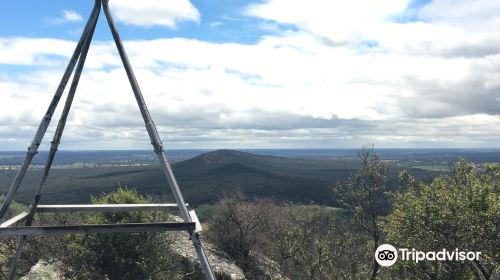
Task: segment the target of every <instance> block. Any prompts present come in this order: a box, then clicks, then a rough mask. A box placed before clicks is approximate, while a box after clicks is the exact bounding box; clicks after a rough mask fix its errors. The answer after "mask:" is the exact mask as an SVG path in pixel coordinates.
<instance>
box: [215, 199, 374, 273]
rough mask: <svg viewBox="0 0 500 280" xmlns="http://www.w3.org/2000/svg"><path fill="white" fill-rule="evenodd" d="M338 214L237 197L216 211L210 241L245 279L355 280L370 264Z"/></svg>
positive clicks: (360, 243)
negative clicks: (241, 270)
mask: <svg viewBox="0 0 500 280" xmlns="http://www.w3.org/2000/svg"><path fill="white" fill-rule="evenodd" d="M340 212H342V210H337V209H329V208H322V207H319V206H310V205H308V206H297V205H286V204H281V205H277V204H275V203H273V202H272V201H270V200H262V199H260V200H256V201H247V200H245V198H244V196H243V195H241V194H235V195H232V196H229V197H226V198H224V199H222V200H221V201H220V202H219V203H218V205H217V206H216V209H215V211H214V216H213V218H212V221H211V223H210V227H209V229H210V238H211V239H212V240H214V243H215V244H217V245H218V246H219V248H221V249H223V250H224V251H225V252H226V253H228V254H229V255H230V256H231V257H233V258H234V259H236V261H237V263H238V264H239V265H240V266H241V267H242V268H243V269H244V271H245V273H246V275H247V277H248V278H249V279H267V278H265V277H261V275H262V276H265V275H269V274H276V272H278V273H277V274H279V275H282V276H285V277H287V278H288V279H309V280H327V279H359V278H360V277H362V276H361V275H363V274H366V271H367V269H365V267H364V266H365V264H366V263H367V262H368V259H370V260H371V258H367V257H366V247H365V246H364V245H365V244H366V240H365V239H364V238H363V237H361V236H359V235H357V234H355V233H353V232H352V231H351V229H352V228H350V226H349V225H347V226H346V225H345V224H344V220H343V217H341V218H339V219H337V215H340V216H342V215H341V214H340ZM263 272H264V273H263ZM269 272H271V273H269Z"/></svg>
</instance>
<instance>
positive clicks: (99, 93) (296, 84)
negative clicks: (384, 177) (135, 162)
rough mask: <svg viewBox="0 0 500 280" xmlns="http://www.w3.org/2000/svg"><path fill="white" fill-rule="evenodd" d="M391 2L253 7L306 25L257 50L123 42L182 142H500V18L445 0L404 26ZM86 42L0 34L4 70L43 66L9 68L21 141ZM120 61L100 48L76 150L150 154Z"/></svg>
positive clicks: (2, 85) (9, 95)
mask: <svg viewBox="0 0 500 280" xmlns="http://www.w3.org/2000/svg"><path fill="white" fill-rule="evenodd" d="M387 1H388V2H386V1H382V2H380V1H378V2H377V1H366V2H363V1H361V0H356V1H354V2H352V3H353V4H352V5H351V4H348V3H346V2H345V1H343V2H342V4H341V2H338V1H319V0H315V1H296V0H295V1H282V0H271V1H269V2H267V3H265V4H259V5H254V6H251V7H250V8H249V9H248V12H249V13H251V14H253V15H255V16H259V17H262V18H264V19H266V20H273V21H276V22H277V23H287V24H293V25H296V26H297V29H298V31H283V32H280V33H279V34H280V35H273V36H270V35H269V36H265V37H262V38H261V40H260V41H259V42H257V43H255V44H239V43H210V42H205V41H201V40H195V39H184V38H171V39H156V40H136V41H126V42H124V44H125V47H126V49H127V52H128V53H129V55H130V60H131V62H132V65H133V66H134V69H135V71H136V74H137V77H138V81H139V83H140V85H141V88H142V90H143V93H144V96H145V99H146V102H147V103H148V104H149V107H150V110H151V113H152V115H153V118H154V119H155V121H156V123H157V124H158V125H159V131H160V133H161V134H162V136H163V138H164V140H165V141H166V142H167V143H171V144H173V145H174V147H212V148H213V147H224V146H225V147H242V146H247V147H297V146H310V147H311V146H312V147H338V146H342V147H359V146H360V145H362V144H366V143H373V142H374V143H375V144H377V146H379V147H381V146H384V145H385V146H397V147H408V146H412V145H413V146H441V147H443V146H469V147H484V146H496V147H498V141H497V139H498V137H500V135H499V131H500V111H499V109H498V108H500V98H499V97H498V96H500V95H499V92H500V83H499V82H498V81H499V80H500V48H499V47H498V45H499V44H498V42H500V28H498V29H496V30H495V29H494V28H491V27H492V26H495V25H494V24H495V22H496V21H497V16H496V14H500V13H492V12H489V11H483V10H482V9H481V7H480V6H477V7H476V6H475V5H473V4H471V3H472V2H469V1H463V0H461V1H451V0H450V1H445V0H435V1H434V2H432V3H430V4H429V5H427V6H425V7H424V8H423V9H422V10H421V11H420V12H418V17H419V18H420V19H421V20H416V21H414V22H404V23H401V22H394V21H393V20H392V19H393V16H394V15H396V14H398V13H401V12H404V10H405V9H406V5H407V4H408V1H403V0H397V1H392V0H391V1H389V0H387ZM389 2H390V3H389ZM451 2H453V3H457V10H455V11H454V10H453V7H452V6H449V5H450V4H449V3H451ZM118 3H129V4H123V5H130V4H131V3H132V2H127V1H121V2H115V3H114V5H119V4H118ZM187 3H188V2H187ZM349 3H351V2H349ZM447 5H448V6H447ZM470 5H472V6H474V7H471V6H470ZM440 9H443V12H442V13H438V12H437V11H439V10H440ZM462 9H464V10H467V9H471V10H473V11H476V10H477V12H474V13H475V14H477V15H476V16H472V15H467V20H468V21H469V22H470V24H467V25H463V24H462V23H460V22H459V21H457V20H455V18H456V17H460V16H461V12H460V11H461V10H462ZM484 9H493V10H495V11H497V12H498V11H500V7H497V6H494V5H490V6H488V5H485V8H484ZM113 10H115V11H116V10H117V9H116V8H115V7H113ZM178 19H179V18H178V17H177V18H176V19H172V21H171V23H172V24H173V25H172V26H174V25H175V22H176V20H178ZM277 26H279V25H278V24H277ZM367 41H369V42H373V45H367V44H366V42H367ZM74 44H75V43H74V42H69V41H64V40H54V39H34V38H14V39H11V38H8V39H7V38H5V39H1V38H0V67H1V64H10V65H30V66H36V68H33V69H32V71H30V72H25V73H23V74H15V75H14V74H12V75H7V74H4V75H3V76H2V74H0V92H2V94H1V95H0V120H2V122H4V120H5V123H10V122H11V121H18V122H22V123H23V127H24V129H23V130H21V131H20V132H19V133H23V134H22V136H20V137H25V134H26V131H29V129H30V127H31V129H33V130H34V128H33V127H34V125H36V124H37V122H38V121H35V120H38V119H39V118H41V117H42V116H43V113H44V110H45V108H44V106H45V105H48V100H49V99H50V97H51V95H52V94H53V90H55V87H56V85H57V82H58V81H59V79H60V75H61V73H62V68H63V66H64V65H65V63H66V62H67V58H68V57H69V55H70V54H71V53H70V52H71V50H72V49H73V48H74ZM121 67H122V66H121V62H120V60H119V58H118V56H117V53H116V50H115V47H114V44H113V43H112V42H111V41H96V42H94V43H93V45H92V48H91V49H90V53H89V56H88V59H87V68H86V71H85V73H84V76H83V77H82V80H81V86H80V88H79V92H78V93H77V97H76V99H75V105H74V107H73V109H74V110H73V111H72V115H71V118H70V120H69V122H68V132H69V133H68V134H67V135H66V136H67V137H69V139H68V141H69V143H73V144H74V145H75V146H72V147H73V148H78V145H77V144H82V145H87V144H88V145H89V147H92V145H95V144H93V142H94V139H96V138H97V139H99V140H100V141H102V142H103V143H105V144H103V146H100V147H111V148H117V147H116V146H113V145H112V144H111V143H112V142H113V141H114V140H118V141H119V142H120V143H124V144H123V145H129V146H120V147H119V148H129V147H130V145H131V146H133V147H147V145H148V144H147V143H148V141H147V134H146V132H145V131H144V129H143V124H142V120H141V118H140V114H139V112H138V110H137V105H136V104H135V100H134V99H133V95H132V92H131V90H130V86H129V84H128V81H127V78H126V75H125V73H124V71H123V69H122V68H121ZM0 73H1V71H0ZM40 104H43V105H44V106H40ZM18 108H24V109H23V111H22V112H19V109H18ZM2 131H4V132H5V133H4V134H2ZM9 131H10V132H11V133H12V135H14V134H15V128H14V127H13V126H12V127H10V126H4V127H0V143H11V142H12V141H11V140H8V139H11V138H12V136H9V134H8V132H9ZM2 135H7V136H9V137H7V136H5V137H4V136H2ZM93 137H96V138H93ZM7 138H8V139H7ZM9 141H11V142H9ZM28 142H29V140H27V141H26V143H28ZM86 143H87V144H86ZM140 143H145V144H144V145H142V144H140ZM0 145H1V144H0ZM9 145H12V144H9Z"/></svg>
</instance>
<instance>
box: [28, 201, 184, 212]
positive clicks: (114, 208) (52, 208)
mask: <svg viewBox="0 0 500 280" xmlns="http://www.w3.org/2000/svg"><path fill="white" fill-rule="evenodd" d="M177 207H178V206H177V204H175V203H159V204H77V205H38V207H37V209H36V212H37V213H48V212H52V213H54V212H126V211H165V210H169V209H172V208H175V209H177Z"/></svg>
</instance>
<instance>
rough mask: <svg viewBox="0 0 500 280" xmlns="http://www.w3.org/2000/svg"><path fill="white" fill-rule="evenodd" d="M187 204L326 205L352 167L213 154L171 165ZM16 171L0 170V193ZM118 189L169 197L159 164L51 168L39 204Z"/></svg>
mask: <svg viewBox="0 0 500 280" xmlns="http://www.w3.org/2000/svg"><path fill="white" fill-rule="evenodd" d="M172 168H173V170H174V173H175V175H176V177H177V180H178V182H179V185H180V187H181V189H182V192H183V194H184V196H185V198H186V201H187V202H189V203H190V204H193V205H199V204H203V203H212V202H215V201H217V200H218V199H220V198H222V197H223V196H225V195H227V194H229V193H231V192H235V191H238V192H242V193H245V194H246V195H247V196H249V197H270V198H273V199H276V200H280V201H293V202H301V203H310V202H316V203H321V204H330V202H331V201H332V197H331V193H330V191H329V190H328V186H330V185H331V184H333V183H335V182H336V181H338V180H344V179H346V178H347V177H348V176H349V175H350V174H351V173H352V172H354V170H355V169H356V164H354V162H353V161H352V160H351V161H348V160H313V159H300V158H285V157H275V156H263V155H255V154H251V153H246V152H241V151H234V150H217V151H213V152H208V153H205V154H201V155H199V156H196V157H194V158H191V159H188V160H185V161H182V162H178V163H175V164H173V166H172ZM15 173H16V171H15V170H3V171H1V172H0V192H3V193H5V192H6V191H7V189H8V187H9V185H10V182H11V180H12V178H13V177H14V175H15ZM40 175H41V170H39V169H33V170H30V172H29V174H28V175H27V176H26V180H25V182H24V183H23V185H22V186H21V188H20V190H19V192H18V195H17V196H16V199H17V200H19V201H21V202H27V203H29V202H30V201H31V200H32V198H33V195H34V192H35V189H36V187H37V186H38V182H39V179H40ZM118 185H121V186H130V187H134V188H136V189H137V190H138V191H139V192H141V193H145V194H153V195H159V196H161V197H165V196H168V197H169V198H165V199H169V200H170V201H171V200H172V198H171V197H170V189H169V188H168V185H167V182H166V179H165V176H164V174H163V172H162V170H161V168H160V166H158V165H153V166H137V167H136V166H112V167H82V168H72V169H54V170H52V171H51V176H50V177H49V180H48V183H47V187H46V191H44V195H43V198H42V200H43V202H44V203H83V202H87V201H89V197H90V195H98V194H99V193H101V192H108V191H111V190H112V189H114V188H116V187H117V186H118Z"/></svg>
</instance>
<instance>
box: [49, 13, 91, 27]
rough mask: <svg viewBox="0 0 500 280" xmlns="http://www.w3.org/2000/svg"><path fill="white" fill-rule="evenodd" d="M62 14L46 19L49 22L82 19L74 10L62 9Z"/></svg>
mask: <svg viewBox="0 0 500 280" xmlns="http://www.w3.org/2000/svg"><path fill="white" fill-rule="evenodd" d="M62 13H63V15H62V16H61V17H59V18H52V19H48V22H49V23H50V24H63V23H67V22H79V21H82V20H83V17H82V15H80V14H79V13H77V12H75V11H70V10H63V11H62Z"/></svg>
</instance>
